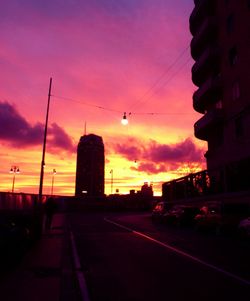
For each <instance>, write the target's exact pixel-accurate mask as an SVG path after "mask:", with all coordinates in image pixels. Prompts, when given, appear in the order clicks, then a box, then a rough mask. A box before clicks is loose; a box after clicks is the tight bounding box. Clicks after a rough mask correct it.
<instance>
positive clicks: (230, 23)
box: [227, 14, 234, 33]
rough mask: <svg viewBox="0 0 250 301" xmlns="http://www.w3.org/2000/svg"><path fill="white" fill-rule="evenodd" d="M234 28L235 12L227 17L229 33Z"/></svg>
mask: <svg viewBox="0 0 250 301" xmlns="http://www.w3.org/2000/svg"><path fill="white" fill-rule="evenodd" d="M233 29H234V16H233V14H231V15H229V16H228V17H227V33H231V32H232V31H233Z"/></svg>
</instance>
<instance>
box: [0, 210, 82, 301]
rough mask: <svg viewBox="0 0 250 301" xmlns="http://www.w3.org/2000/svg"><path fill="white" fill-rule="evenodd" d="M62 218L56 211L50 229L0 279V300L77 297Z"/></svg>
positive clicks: (55, 300) (51, 300) (50, 300)
mask: <svg viewBox="0 0 250 301" xmlns="http://www.w3.org/2000/svg"><path fill="white" fill-rule="evenodd" d="M65 219H66V218H65V215H64V214H56V215H55V216H54V219H53V223H52V228H51V230H49V231H48V232H46V233H44V234H43V235H42V238H41V239H40V240H39V241H38V242H37V244H36V245H35V246H33V247H32V248H31V250H29V251H28V253H27V254H26V255H25V257H24V258H23V260H22V262H21V263H20V265H19V266H18V267H17V268H16V269H15V270H14V271H12V272H11V273H9V274H8V275H7V276H6V278H5V279H3V280H2V281H1V282H2V283H0V296H1V300H8V301H22V300H26V301H44V300H46V301H64V300H72V301H75V300H79V296H78V292H77V286H76V284H75V280H74V279H75V277H74V271H73V268H72V264H71V262H72V261H71V249H70V244H69V239H68V235H67V229H66V225H65Z"/></svg>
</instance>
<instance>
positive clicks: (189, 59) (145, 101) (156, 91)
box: [138, 58, 191, 106]
mask: <svg viewBox="0 0 250 301" xmlns="http://www.w3.org/2000/svg"><path fill="white" fill-rule="evenodd" d="M190 61H191V58H188V60H187V61H185V63H184V64H182V65H181V66H180V68H179V69H178V70H177V71H176V72H175V73H174V74H172V76H171V77H169V78H168V79H167V80H166V81H165V82H164V83H163V84H161V85H160V86H159V87H158V89H157V90H155V91H153V92H152V93H151V94H150V95H149V96H148V97H147V98H146V99H145V100H144V101H141V102H140V103H139V104H140V106H142V105H144V104H145V103H147V102H148V101H149V100H150V99H152V97H153V96H154V95H155V94H157V93H158V92H159V91H160V90H161V89H162V88H163V87H165V86H166V85H167V84H168V83H169V82H170V81H171V80H172V79H173V78H174V77H175V76H176V75H177V74H178V73H179V72H180V71H181V70H182V69H183V68H184V67H185V66H186V65H187V64H188V63H189V62H190ZM139 104H138V105H139Z"/></svg>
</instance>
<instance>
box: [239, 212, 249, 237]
mask: <svg viewBox="0 0 250 301" xmlns="http://www.w3.org/2000/svg"><path fill="white" fill-rule="evenodd" d="M238 231H239V233H240V235H241V237H250V217H247V218H244V219H243V220H241V221H240V222H239V225H238Z"/></svg>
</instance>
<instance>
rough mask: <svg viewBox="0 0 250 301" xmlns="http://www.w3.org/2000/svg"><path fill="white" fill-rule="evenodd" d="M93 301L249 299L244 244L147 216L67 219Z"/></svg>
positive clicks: (249, 263)
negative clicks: (171, 224) (161, 222)
mask: <svg viewBox="0 0 250 301" xmlns="http://www.w3.org/2000/svg"><path fill="white" fill-rule="evenodd" d="M68 222H69V225H70V228H71V231H72V233H73V235H74V238H75V241H76V247H77V252H78V255H79V258H80V262H81V267H82V269H83V271H84V275H85V278H86V282H87V287H88V291H89V296H90V300H91V301H97V300H102V301H103V300H107V301H113V300H115V301H117V300H119V301H123V300H183V299H184V298H185V299H188V300H191V299H192V300H201V299H202V300H212V299H213V300H237V299H239V298H244V299H246V300H248V298H249V297H250V273H249V271H250V260H249V254H250V244H249V242H248V241H243V240H239V239H236V238H230V237H218V236H215V235H212V234H204V233H198V232H196V231H195V230H194V229H190V228H178V227H169V226H166V225H161V224H155V223H153V222H152V221H151V216H150V213H71V214H69V215H68Z"/></svg>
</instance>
